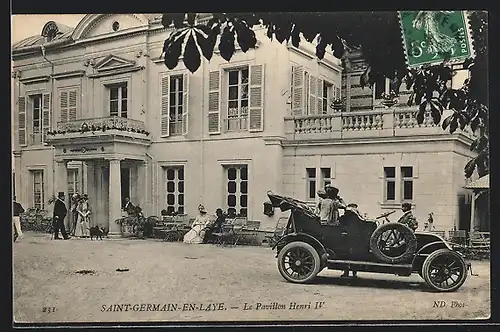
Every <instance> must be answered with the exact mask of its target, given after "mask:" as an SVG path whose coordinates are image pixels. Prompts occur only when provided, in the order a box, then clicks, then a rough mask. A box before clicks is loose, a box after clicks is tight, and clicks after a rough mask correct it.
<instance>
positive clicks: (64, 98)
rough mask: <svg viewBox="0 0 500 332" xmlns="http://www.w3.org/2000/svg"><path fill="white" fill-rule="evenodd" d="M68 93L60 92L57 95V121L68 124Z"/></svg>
mask: <svg viewBox="0 0 500 332" xmlns="http://www.w3.org/2000/svg"><path fill="white" fill-rule="evenodd" d="M68 105H69V103H68V91H61V92H60V93H59V106H60V107H59V113H60V114H59V116H60V119H59V121H61V122H64V123H66V122H68Z"/></svg>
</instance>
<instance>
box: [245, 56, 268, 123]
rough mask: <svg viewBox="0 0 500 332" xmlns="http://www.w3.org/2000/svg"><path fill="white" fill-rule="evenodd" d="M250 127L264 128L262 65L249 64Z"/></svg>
mask: <svg viewBox="0 0 500 332" xmlns="http://www.w3.org/2000/svg"><path fill="white" fill-rule="evenodd" d="M248 114H249V117H250V120H249V122H250V128H249V131H263V130H264V65H254V66H250V109H249V112H248Z"/></svg>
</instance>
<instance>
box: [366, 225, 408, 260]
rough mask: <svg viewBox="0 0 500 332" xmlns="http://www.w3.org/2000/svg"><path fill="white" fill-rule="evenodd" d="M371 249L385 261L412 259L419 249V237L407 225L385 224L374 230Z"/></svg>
mask: <svg viewBox="0 0 500 332" xmlns="http://www.w3.org/2000/svg"><path fill="white" fill-rule="evenodd" d="M370 249H371V251H372V254H373V255H374V256H375V257H377V258H378V259H379V260H381V261H382V262H384V263H391V264H396V263H401V262H405V261H408V260H410V259H411V258H412V257H413V255H414V254H415V252H416V251H417V238H416V237H415V234H413V231H412V230H411V229H410V228H409V227H407V226H406V225H403V224H400V223H388V224H383V225H381V226H379V227H378V228H377V229H376V230H375V231H374V232H373V234H372V236H371V238H370Z"/></svg>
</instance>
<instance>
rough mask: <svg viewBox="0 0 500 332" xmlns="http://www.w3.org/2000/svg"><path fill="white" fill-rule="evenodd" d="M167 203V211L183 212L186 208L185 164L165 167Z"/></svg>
mask: <svg viewBox="0 0 500 332" xmlns="http://www.w3.org/2000/svg"><path fill="white" fill-rule="evenodd" d="M165 192H166V197H165V205H166V207H167V212H168V213H169V214H172V213H180V214H183V213H184V211H185V208H184V166H175V167H166V168H165Z"/></svg>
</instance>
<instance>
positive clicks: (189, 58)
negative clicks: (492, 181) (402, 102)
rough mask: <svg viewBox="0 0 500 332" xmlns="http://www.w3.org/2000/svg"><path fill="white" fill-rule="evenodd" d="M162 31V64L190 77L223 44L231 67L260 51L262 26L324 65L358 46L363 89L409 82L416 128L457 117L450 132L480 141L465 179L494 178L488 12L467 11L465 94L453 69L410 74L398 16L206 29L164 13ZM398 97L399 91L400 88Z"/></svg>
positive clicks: (254, 18)
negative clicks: (304, 47) (237, 57)
mask: <svg viewBox="0 0 500 332" xmlns="http://www.w3.org/2000/svg"><path fill="white" fill-rule="evenodd" d="M162 23H163V25H164V26H165V27H170V26H171V25H173V26H174V28H175V29H174V31H173V32H172V33H171V35H170V36H169V38H168V39H167V40H165V43H164V48H163V51H164V53H165V65H166V66H167V67H168V68H169V69H174V68H175V67H176V66H177V64H178V62H179V58H180V56H181V54H183V55H184V57H183V61H184V64H185V65H186V68H188V69H189V70H190V71H191V72H195V71H196V70H197V69H198V68H199V67H200V65H201V56H200V53H201V54H202V55H203V57H204V58H205V59H207V60H209V61H210V59H211V58H212V55H213V52H214V50H215V46H216V44H217V42H218V45H217V47H218V50H219V51H220V55H221V57H222V58H223V59H225V60H226V61H230V60H231V58H232V56H233V55H234V53H235V44H236V43H237V44H238V45H239V47H240V48H241V50H242V52H247V51H248V50H249V49H251V48H255V46H256V43H257V40H256V37H255V32H254V31H253V28H254V27H255V26H263V27H265V28H266V29H267V33H266V35H267V37H268V38H269V39H271V40H274V39H276V41H278V42H279V43H283V42H285V41H286V42H287V43H288V42H291V44H292V45H294V46H296V47H297V46H299V44H300V42H301V38H304V39H305V40H306V41H308V42H313V41H315V42H316V55H317V57H318V58H320V59H322V58H323V57H324V56H325V54H326V52H332V54H333V55H334V56H335V57H337V58H342V57H343V56H344V54H345V52H346V49H347V47H348V45H352V46H359V47H361V50H362V52H363V57H364V58H365V60H366V61H367V63H368V65H369V66H368V68H367V69H366V71H365V72H364V73H363V75H361V77H360V84H361V86H372V85H373V84H374V82H376V81H377V80H378V79H379V78H381V77H389V78H390V79H392V80H394V81H395V82H397V85H396V86H397V87H399V86H400V84H402V83H406V86H407V88H408V89H412V90H413V91H412V94H411V96H410V98H409V102H408V104H409V105H413V104H415V105H419V108H418V111H417V116H416V118H417V122H418V123H419V124H420V123H422V122H423V120H424V113H425V112H426V111H430V112H431V115H432V118H433V120H434V123H435V124H439V123H441V120H442V115H443V111H444V109H449V110H451V111H453V113H452V115H450V116H448V117H447V118H445V119H444V120H443V121H442V127H443V129H445V130H449V131H450V133H454V132H456V131H457V130H458V129H460V130H465V129H466V127H468V128H470V129H471V130H472V131H473V132H474V133H475V134H476V140H475V141H474V142H473V143H472V145H471V150H474V151H477V153H478V155H477V157H476V158H474V159H472V160H471V161H470V162H469V163H468V164H467V165H466V167H465V175H466V177H471V176H472V174H473V172H474V170H475V169H477V172H478V175H479V176H483V175H485V174H488V173H489V136H488V133H489V128H488V106H487V105H488V91H487V88H486V87H488V77H487V59H488V44H487V39H488V17H487V13H486V12H483V11H473V12H470V25H471V30H472V34H473V38H474V48H475V51H476V57H475V58H474V59H468V60H467V61H465V63H464V69H467V70H469V72H470V78H469V79H468V80H467V81H466V82H465V83H464V85H463V87H461V88H460V89H453V88H452V86H451V80H452V77H453V75H454V70H453V69H452V68H451V66H450V64H449V63H447V61H445V62H444V63H442V64H439V65H435V66H427V67H423V68H420V69H414V70H408V69H407V67H406V62H405V56H404V51H403V47H402V44H401V32H400V22H399V16H398V13H397V12H337V13H315V12H311V13H286V12H280V13H268V12H261V13H212V17H211V18H210V20H209V21H208V22H207V23H206V24H197V22H196V14H194V13H181V14H164V15H163V19H162ZM397 90H398V89H397Z"/></svg>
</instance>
